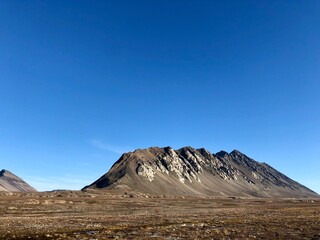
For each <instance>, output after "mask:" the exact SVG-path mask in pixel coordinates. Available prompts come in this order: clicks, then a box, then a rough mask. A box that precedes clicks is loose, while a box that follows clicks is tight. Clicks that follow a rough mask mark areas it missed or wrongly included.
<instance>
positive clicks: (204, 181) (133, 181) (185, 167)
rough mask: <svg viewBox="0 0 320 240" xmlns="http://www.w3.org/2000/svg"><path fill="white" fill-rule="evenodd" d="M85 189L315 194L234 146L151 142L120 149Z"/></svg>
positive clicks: (144, 191) (255, 194)
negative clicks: (155, 144) (175, 145)
mask: <svg viewBox="0 0 320 240" xmlns="http://www.w3.org/2000/svg"><path fill="white" fill-rule="evenodd" d="M85 189H126V190H132V191H137V192H142V193H150V194H165V195H182V196H185V195H192V196H195V195H203V196H239V197H318V196H319V195H318V194H317V193H315V192H313V191H312V190H310V189H308V188H307V187H305V186H303V185H301V184H299V183H298V182H296V181H294V180H292V179H290V178H288V177H287V176H285V175H284V174H282V173H280V172H279V171H277V170H276V169H274V168H272V167H271V166H269V165H268V164H266V163H259V162H257V161H255V160H253V159H251V158H249V157H247V156H246V155H245V154H243V153H241V152H239V151H237V150H234V151H232V152H231V153H227V152H225V151H221V152H218V153H216V154H212V153H210V152H209V151H207V150H206V149H204V148H201V149H194V148H192V147H184V148H181V149H179V150H174V149H172V148H170V147H165V148H159V147H151V148H148V149H139V150H136V151H134V152H129V153H125V154H123V155H122V156H121V157H120V159H119V160H118V161H117V162H116V163H115V164H114V165H113V166H112V168H111V169H110V170H109V172H107V173H106V174H105V175H103V176H102V177H101V178H99V179H98V180H97V181H95V182H94V183H92V184H91V185H89V186H86V187H85V188H84V189H83V190H85Z"/></svg>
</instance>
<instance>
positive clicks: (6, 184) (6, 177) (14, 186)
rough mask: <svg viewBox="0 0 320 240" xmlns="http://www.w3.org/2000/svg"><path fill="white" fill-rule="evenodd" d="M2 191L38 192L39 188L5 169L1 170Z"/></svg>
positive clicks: (0, 188) (0, 184) (0, 183)
mask: <svg viewBox="0 0 320 240" xmlns="http://www.w3.org/2000/svg"><path fill="white" fill-rule="evenodd" d="M0 191H5V192H36V191H37V190H36V189H35V188H33V187H31V186H30V185H29V184H28V183H26V182H25V181H23V180H22V179H21V178H19V177H17V176H16V175H14V174H13V173H11V172H10V171H8V170H5V169H3V170H2V171H1V172H0Z"/></svg>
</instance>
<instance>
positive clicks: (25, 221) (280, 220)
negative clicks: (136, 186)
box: [0, 192, 320, 239]
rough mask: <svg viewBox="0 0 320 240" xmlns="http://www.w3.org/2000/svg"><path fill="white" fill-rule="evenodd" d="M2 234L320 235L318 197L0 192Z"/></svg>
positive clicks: (143, 236) (46, 236)
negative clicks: (251, 197)
mask: <svg viewBox="0 0 320 240" xmlns="http://www.w3.org/2000/svg"><path fill="white" fill-rule="evenodd" d="M0 214H1V218H0V238H1V239H320V200H317V199H314V200H310V199H309V200H307V199H304V200H302V199H300V200H299V199H231V198H194V197H192V198H191V197H190V198H188V197H186V198H180V197H164V196H147V195H139V194H134V193H129V194H121V195H111V194H110V193H109V194H108V193H105V194H98V193H81V192H56V193H32V194H14V195H0Z"/></svg>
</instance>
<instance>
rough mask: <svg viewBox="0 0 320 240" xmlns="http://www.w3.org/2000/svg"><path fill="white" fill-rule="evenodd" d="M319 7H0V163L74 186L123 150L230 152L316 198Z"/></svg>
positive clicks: (37, 180) (319, 186) (53, 184)
mask: <svg viewBox="0 0 320 240" xmlns="http://www.w3.org/2000/svg"><path fill="white" fill-rule="evenodd" d="M319 13H320V1H291V0H290V1H289V0H288V1H237V0H235V1H211V0H210V1H187V0H186V1H174V0H170V1H169V0H168V1H157V0H156V1H147V0H146V1H65V0H64V1H13V0H7V1H6V0H4V1H1V2H0V24H1V26H0V168H5V169H8V170H10V171H12V172H13V173H15V174H17V175H18V176H20V177H22V178H24V179H25V180H27V181H28V182H29V183H31V184H32V185H33V186H34V187H36V188H37V189H39V190H52V189H57V188H60V189H61V188H68V189H80V188H82V187H83V186H85V185H87V184H89V183H91V182H92V181H94V180H96V179H97V178H98V177H100V176H101V175H102V174H104V173H105V172H107V170H108V169H109V168H110V166H111V165H112V164H113V162H115V161H116V160H117V159H118V157H119V156H120V155H121V153H122V152H125V151H130V150H133V149H136V148H146V147H150V146H161V147H164V146H168V145H169V146H172V147H173V148H180V147H183V146H186V145H190V146H193V147H196V148H198V147H205V148H207V149H208V150H210V151H211V152H217V151H219V150H221V149H224V150H226V151H232V150H233V149H238V150H240V151H241V152H243V153H245V154H247V155H248V156H250V157H252V158H254V159H256V160H258V161H260V162H267V163H269V164H270V165H272V166H273V167H275V168H276V169H278V170H280V171H281V172H283V173H285V174H286V175H288V176H289V177H291V178H293V179H295V180H297V181H299V182H301V183H303V184H305V185H306V186H308V187H310V188H312V189H313V190H315V191H317V192H320V170H319V169H320V161H319V160H320V158H319V156H320V107H319V104H320V101H319V98H320V47H319V46H320V44H319V43H320V27H319V26H320V14H319Z"/></svg>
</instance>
